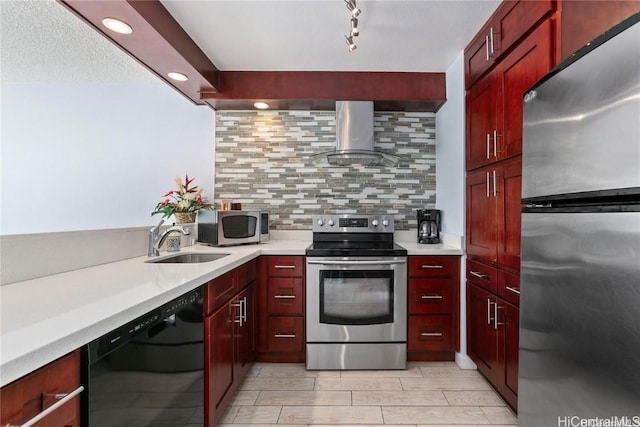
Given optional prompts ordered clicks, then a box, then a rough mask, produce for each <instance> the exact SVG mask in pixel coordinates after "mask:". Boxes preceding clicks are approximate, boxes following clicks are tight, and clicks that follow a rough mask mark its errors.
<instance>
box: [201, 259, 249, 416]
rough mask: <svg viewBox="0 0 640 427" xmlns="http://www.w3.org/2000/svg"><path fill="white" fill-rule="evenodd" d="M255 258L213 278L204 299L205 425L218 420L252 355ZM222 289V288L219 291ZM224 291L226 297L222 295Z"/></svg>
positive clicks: (243, 374) (245, 371)
mask: <svg viewBox="0 0 640 427" xmlns="http://www.w3.org/2000/svg"><path fill="white" fill-rule="evenodd" d="M256 266H257V262H256V261H255V260H254V261H250V262H249V263H247V264H244V265H243V266H241V267H238V268H236V269H235V270H232V271H231V272H229V273H226V274H224V275H222V276H220V277H218V278H217V279H214V280H212V281H211V282H209V284H208V285H207V287H206V294H205V300H206V301H207V302H206V303H205V321H204V328H205V331H204V333H205V341H206V345H205V364H206V365H205V425H206V426H208V427H213V426H215V425H216V423H218V422H219V421H220V418H221V417H222V414H223V413H224V411H225V409H226V408H227V406H228V404H229V402H230V401H231V398H232V397H233V395H234V393H235V392H236V390H237V389H238V387H239V385H240V383H241V382H242V379H243V378H244V376H245V375H246V373H247V371H248V370H249V368H250V367H251V363H252V362H253V361H254V359H255V339H254V337H255V333H254V330H255V324H256V316H255V313H256V309H255V298H254V286H255V279H256ZM221 290H222V291H221ZM225 293H226V300H225V299H224V298H223V297H221V295H222V294H225Z"/></svg>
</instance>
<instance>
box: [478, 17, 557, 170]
mask: <svg viewBox="0 0 640 427" xmlns="http://www.w3.org/2000/svg"><path fill="white" fill-rule="evenodd" d="M552 34H553V33H552V24H551V22H550V21H545V22H543V23H541V24H540V26H539V27H538V28H537V29H536V30H535V31H534V32H533V33H531V34H530V35H529V36H528V37H527V38H525V39H524V40H523V41H522V42H521V43H520V44H518V45H517V46H516V47H515V48H514V49H513V50H512V51H511V52H510V53H509V54H508V55H506V56H505V57H504V58H503V60H502V61H500V62H499V63H498V64H497V65H496V67H495V69H494V70H493V71H491V73H490V74H488V75H487V76H486V77H484V78H483V79H482V80H481V81H479V82H478V83H477V84H476V85H474V86H473V87H472V88H471V89H470V90H469V92H468V93H467V97H466V106H467V107H466V108H467V118H466V120H467V125H466V133H467V142H466V169H467V170H473V169H476V168H479V167H483V166H486V165H489V164H492V163H495V162H498V161H501V160H504V159H508V158H510V157H514V156H518V155H519V154H520V153H522V97H523V95H524V92H525V91H526V90H527V89H528V88H529V87H531V86H532V85H533V84H534V83H535V82H536V81H538V80H539V79H540V78H541V77H542V76H544V75H545V74H546V73H547V72H548V71H549V70H550V69H551V66H552V60H553V59H552V57H553V55H552V53H553V52H552V49H551V46H552Z"/></svg>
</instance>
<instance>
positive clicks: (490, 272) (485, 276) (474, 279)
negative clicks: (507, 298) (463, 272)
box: [467, 259, 498, 294]
mask: <svg viewBox="0 0 640 427" xmlns="http://www.w3.org/2000/svg"><path fill="white" fill-rule="evenodd" d="M467 281H468V282H471V283H474V284H476V285H478V286H480V287H481V288H484V289H486V290H488V291H489V292H493V293H494V294H497V293H498V285H497V283H498V270H497V269H496V268H494V267H491V266H488V265H486V264H482V263H480V262H477V261H474V260H471V259H467Z"/></svg>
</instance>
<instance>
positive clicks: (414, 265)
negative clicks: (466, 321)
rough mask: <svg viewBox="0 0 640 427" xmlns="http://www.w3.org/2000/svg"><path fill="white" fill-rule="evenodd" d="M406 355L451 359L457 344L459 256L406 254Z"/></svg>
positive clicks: (417, 358)
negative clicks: (407, 257)
mask: <svg viewBox="0 0 640 427" xmlns="http://www.w3.org/2000/svg"><path fill="white" fill-rule="evenodd" d="M408 276H409V278H408V313H409V314H408V327H407V359H408V360H412V361H418V360H454V358H455V351H457V350H459V344H460V339H459V337H460V334H459V330H460V323H459V317H460V316H459V314H460V311H459V306H460V292H459V286H460V257H458V256H410V257H409V268H408Z"/></svg>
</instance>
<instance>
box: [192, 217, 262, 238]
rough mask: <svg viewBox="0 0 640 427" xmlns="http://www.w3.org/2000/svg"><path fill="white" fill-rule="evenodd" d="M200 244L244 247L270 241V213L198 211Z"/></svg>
mask: <svg viewBox="0 0 640 427" xmlns="http://www.w3.org/2000/svg"><path fill="white" fill-rule="evenodd" d="M196 222H197V224H198V242H200V243H205V244H208V245H212V246H231V245H244V244H248V243H260V242H261V241H265V240H269V213H268V212H260V211H209V210H200V211H198V218H197V220H196Z"/></svg>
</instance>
